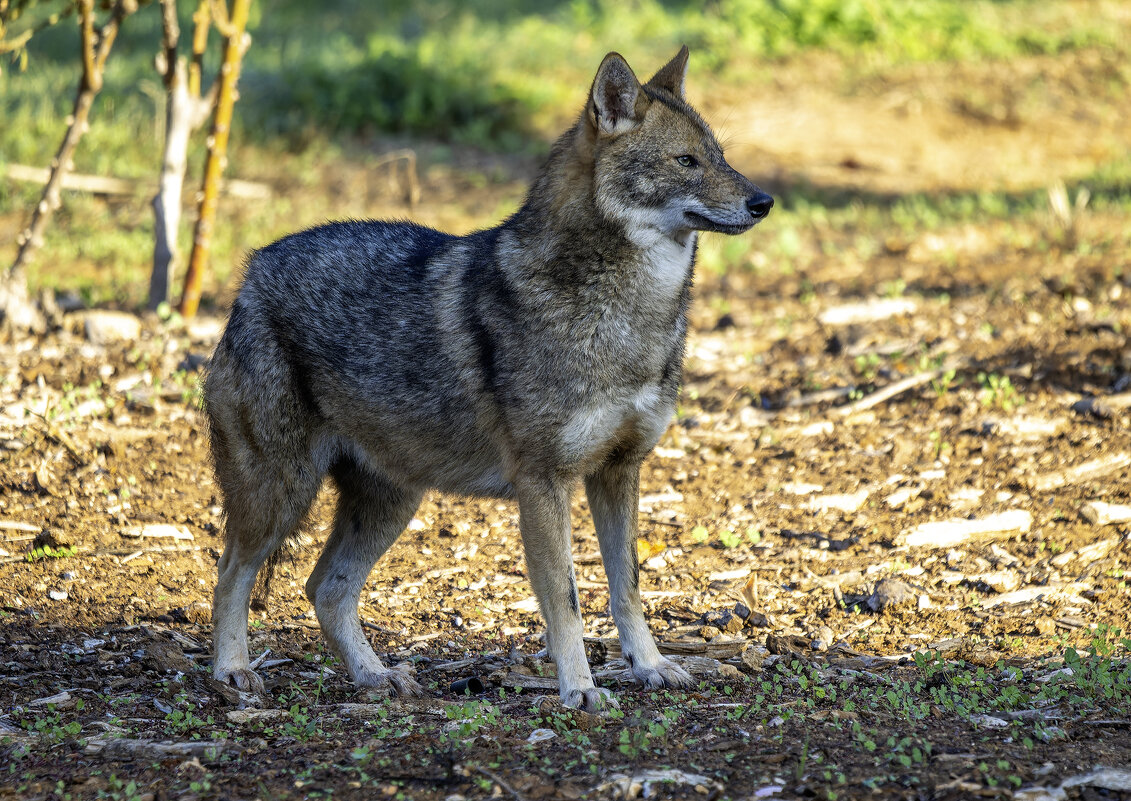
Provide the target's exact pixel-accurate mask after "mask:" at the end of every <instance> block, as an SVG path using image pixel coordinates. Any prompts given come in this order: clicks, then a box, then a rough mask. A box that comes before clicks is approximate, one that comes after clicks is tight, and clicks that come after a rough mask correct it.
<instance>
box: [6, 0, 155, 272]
mask: <svg viewBox="0 0 1131 801" xmlns="http://www.w3.org/2000/svg"><path fill="white" fill-rule="evenodd" d="M80 3H81V5H80V6H79V10H80V14H81V29H82V45H81V47H82V51H81V56H82V63H83V75H82V80H81V81H80V82H79V89H78V92H77V93H76V95H75V107H74V111H73V112H72V113H71V124H70V126H69V127H68V128H67V132H66V134H65V135H64V136H63V143H62V144H61V145H60V146H59V150H58V152H57V154H56V156H55V160H54V161H53V162H52V164H51V178H50V179H49V180H48V182H47V186H45V187H44V189H43V196H42V198H41V199H40V201H39V203H38V204H36V207H35V211H34V212H33V213H32V219H31V223H30V224H29V225H28V227H27V228H26V229H25V230H24V231H23V233H22V234H20V237H19V251H18V252H17V253H16V260H15V261H14V262H13V263H12V266H11V267H10V268H9V270H8V279H9V280H10V281H17V282H18V281H22V280H23V278H22V276H21V273H22V271H23V269H24V267H25V266H26V265H27V263H28V262H29V261H30V260H31V256H32V254H33V253H34V252H35V250H36V249H37V248H38V247H39V246H40V244H42V242H43V233H44V231H46V230H47V224H48V223H49V222H50V220H51V217H52V215H53V214H54V213H55V211H56V210H57V209H58V208H59V206H60V204H61V202H62V201H61V199H60V189H61V188H62V183H63V177H64V175H66V173H68V172H69V171H70V170H71V168H72V163H71V159H72V157H73V156H74V152H75V149H76V148H77V147H78V144H79V140H80V139H82V136H83V134H84V133H86V129H87V119H88V117H89V115H90V107H91V105H92V104H93V103H94V98H95V95H97V94H98V90H99V89H101V88H102V71H103V69H104V67H105V65H106V59H107V58H108V57H109V55H110V49H111V48H112V47H113V46H114V39H115V37H117V35H118V29H119V28H120V27H121V24H122V20H123V19H125V18H126V17H127V16H128V15H129V14H131V13H133V12H134V11H136V10H137V0H118V2H117V3H115V4H114V9H113V11H112V13H111V15H110V19H108V20H107V21H106V23H105V24H104V25H103V26H102V28H101V29H100V30H99V32H98V46H97V48H96V47H95V44H94V38H95V34H94V0H80Z"/></svg>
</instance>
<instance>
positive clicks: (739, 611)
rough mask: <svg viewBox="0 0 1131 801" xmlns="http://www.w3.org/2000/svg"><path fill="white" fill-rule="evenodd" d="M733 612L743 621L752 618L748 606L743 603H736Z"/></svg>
mask: <svg viewBox="0 0 1131 801" xmlns="http://www.w3.org/2000/svg"><path fill="white" fill-rule="evenodd" d="M731 611H732V612H734V614H735V615H736V616H737V617H740V618H742V619H743V620H746V619H747V618H748V617H750V609H749V608H748V607H747V606H746V604H743V603H736V604H735V605H734V609H732V610H731Z"/></svg>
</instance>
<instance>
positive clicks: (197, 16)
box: [188, 0, 215, 97]
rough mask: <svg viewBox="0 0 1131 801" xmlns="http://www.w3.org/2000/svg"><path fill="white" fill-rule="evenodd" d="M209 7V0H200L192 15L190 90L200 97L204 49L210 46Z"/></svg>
mask: <svg viewBox="0 0 1131 801" xmlns="http://www.w3.org/2000/svg"><path fill="white" fill-rule="evenodd" d="M209 8H210V7H209V5H208V0H199V2H198V3H197V6H196V11H195V12H194V13H193V15H192V21H193V29H192V63H191V64H190V65H189V78H188V90H189V94H190V95H192V96H193V97H200V81H201V75H202V74H203V70H204V51H205V49H206V48H207V47H208V28H209V25H210V24H211V21H212V13H211V12H210V11H209ZM213 85H215V84H213Z"/></svg>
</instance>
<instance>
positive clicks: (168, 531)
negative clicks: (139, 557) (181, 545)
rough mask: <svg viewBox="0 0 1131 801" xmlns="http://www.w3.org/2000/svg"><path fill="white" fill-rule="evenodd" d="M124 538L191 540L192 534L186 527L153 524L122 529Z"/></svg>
mask: <svg viewBox="0 0 1131 801" xmlns="http://www.w3.org/2000/svg"><path fill="white" fill-rule="evenodd" d="M121 534H122V536H123V537H130V538H139V537H152V538H155V539H158V538H159V539H173V540H191V539H193V536H192V532H190V531H189V530H188V529H187V528H185V527H184V526H172V525H169V524H167V523H152V524H150V525H146V526H131V527H130V528H126V529H122V532H121Z"/></svg>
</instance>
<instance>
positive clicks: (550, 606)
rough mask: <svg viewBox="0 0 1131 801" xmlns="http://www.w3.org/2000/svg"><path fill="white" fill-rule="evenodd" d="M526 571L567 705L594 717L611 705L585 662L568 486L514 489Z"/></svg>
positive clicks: (547, 483) (524, 485)
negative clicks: (571, 544)
mask: <svg viewBox="0 0 1131 801" xmlns="http://www.w3.org/2000/svg"><path fill="white" fill-rule="evenodd" d="M515 490H516V494H517V495H518V503H519V527H520V529H521V530H522V545H523V549H524V550H525V551H526V569H527V572H528V573H529V575H530V583H531V584H532V585H534V594H535V595H536V596H538V605H539V606H540V607H541V609H542V616H543V617H544V618H545V619H546V645H547V646H548V647H549V650H550V655H551V656H552V657H553V659H554V664H555V665H556V667H557V671H558V689H559V691H560V692H561V697H562V703H564V704H565V705H566V706H573V707H581V708H582V709H585V710H587V711H590V712H593V711H596V710H599V709H601V708H602V707H604V706H605V705H606V703H607V702H609V701H610V700H611V695H610V694H609V692H608V690H604V689H600V688H598V687H596V686H594V684H593V674H592V673H591V672H590V670H589V663H588V662H587V661H586V659H585V643H584V642H583V641H582V634H583V630H584V627H583V625H582V622H581V607H580V602H579V601H578V598H577V581H576V579H575V578H574V574H573V556H572V554H571V553H570V529H569V486H568V485H567V484H564V483H562V482H557V481H553V480H549V479H547V480H544V481H524V482H522V483H521V484H520V485H519V486H516V488H515Z"/></svg>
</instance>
